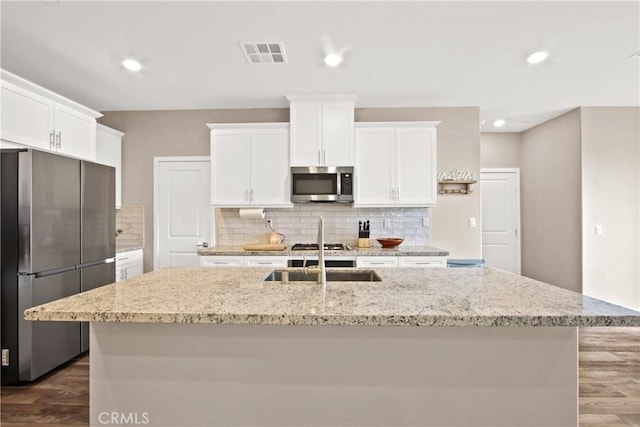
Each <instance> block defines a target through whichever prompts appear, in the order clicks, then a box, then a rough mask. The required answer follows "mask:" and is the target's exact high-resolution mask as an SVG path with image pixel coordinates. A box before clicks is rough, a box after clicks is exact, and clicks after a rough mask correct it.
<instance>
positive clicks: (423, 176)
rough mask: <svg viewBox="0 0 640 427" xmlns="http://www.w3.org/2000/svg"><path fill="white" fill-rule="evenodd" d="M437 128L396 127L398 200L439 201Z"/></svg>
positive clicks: (405, 203)
mask: <svg viewBox="0 0 640 427" xmlns="http://www.w3.org/2000/svg"><path fill="white" fill-rule="evenodd" d="M435 162H436V159H435V129H420V128H415V129H411V128H409V129H396V173H397V185H396V188H397V190H396V202H397V204H399V205H403V206H411V205H416V206H425V205H433V204H435V203H436V167H435Z"/></svg>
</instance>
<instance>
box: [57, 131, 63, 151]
mask: <svg viewBox="0 0 640 427" xmlns="http://www.w3.org/2000/svg"><path fill="white" fill-rule="evenodd" d="M56 139H57V141H56V147H57V148H61V147H62V131H60V132H58V135H57V136H56Z"/></svg>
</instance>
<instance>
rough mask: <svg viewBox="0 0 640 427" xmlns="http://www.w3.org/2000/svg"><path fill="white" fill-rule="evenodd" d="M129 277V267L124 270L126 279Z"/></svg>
mask: <svg viewBox="0 0 640 427" xmlns="http://www.w3.org/2000/svg"><path fill="white" fill-rule="evenodd" d="M128 277H129V267H125V268H124V278H125V279H127V278H128Z"/></svg>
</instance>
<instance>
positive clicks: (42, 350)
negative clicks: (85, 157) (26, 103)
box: [0, 150, 115, 384]
mask: <svg viewBox="0 0 640 427" xmlns="http://www.w3.org/2000/svg"><path fill="white" fill-rule="evenodd" d="M0 175H1V179H2V181H1V182H2V185H1V191H2V193H1V199H0V200H1V205H0V206H1V207H2V215H1V218H0V224H1V229H0V240H1V246H0V255H1V263H0V268H1V270H2V276H1V278H2V287H1V291H2V298H1V316H2V319H1V320H2V384H13V383H17V382H21V381H32V380H34V379H36V378H38V377H39V376H41V375H43V374H45V373H47V372H49V371H50V370H51V369H53V368H55V367H57V366H59V365H61V364H63V363H65V362H66V361H68V360H70V359H72V358H73V357H75V356H77V355H78V354H80V353H81V352H83V351H86V350H87V349H88V325H87V324H86V323H80V322H31V321H27V320H24V318H23V315H22V313H23V312H24V310H25V309H27V308H29V307H32V306H35V305H39V304H44V303H46V302H50V301H53V300H56V299H60V298H64V297H67V296H70V295H74V294H77V293H79V292H86V291H88V290H91V289H94V288H96V287H99V286H102V285H105V284H108V283H113V282H115V172H114V169H113V168H111V167H109V166H104V165H99V164H95V163H91V162H85V161H81V160H76V159H72V158H69V157H63V156H59V155H55V154H51V153H46V152H41V151H37V150H2V151H1V152H0Z"/></svg>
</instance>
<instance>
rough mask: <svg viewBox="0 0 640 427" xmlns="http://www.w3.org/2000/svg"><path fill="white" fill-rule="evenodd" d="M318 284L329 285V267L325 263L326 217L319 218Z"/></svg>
mask: <svg viewBox="0 0 640 427" xmlns="http://www.w3.org/2000/svg"><path fill="white" fill-rule="evenodd" d="M318 267H319V270H318V284H321V285H322V286H327V268H326V267H325V265H324V219H323V218H322V217H320V218H318Z"/></svg>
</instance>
